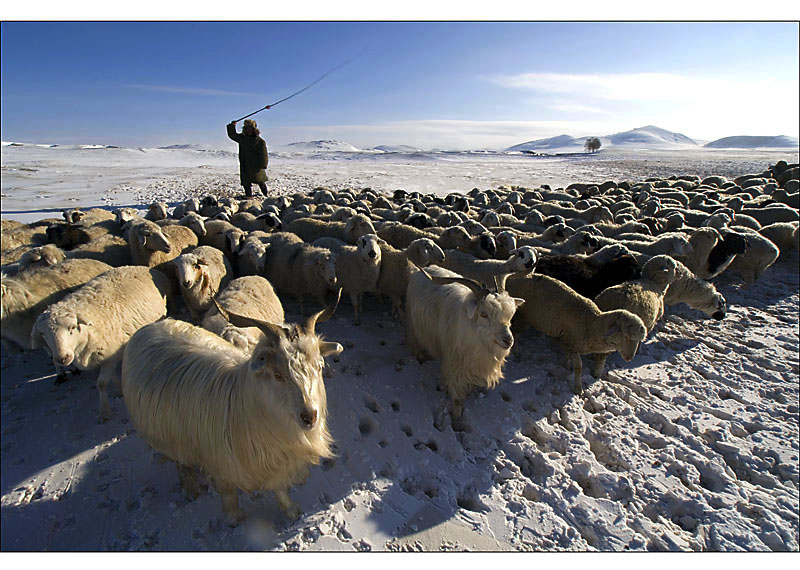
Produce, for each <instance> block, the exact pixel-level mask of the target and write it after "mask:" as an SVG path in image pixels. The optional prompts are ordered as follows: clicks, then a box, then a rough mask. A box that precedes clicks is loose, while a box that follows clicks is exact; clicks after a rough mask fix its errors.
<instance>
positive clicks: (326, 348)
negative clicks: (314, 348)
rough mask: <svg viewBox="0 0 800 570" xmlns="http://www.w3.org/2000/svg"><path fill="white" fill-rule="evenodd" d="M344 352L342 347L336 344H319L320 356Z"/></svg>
mask: <svg viewBox="0 0 800 570" xmlns="http://www.w3.org/2000/svg"><path fill="white" fill-rule="evenodd" d="M343 350H344V347H343V346H342V345H341V344H339V343H338V342H320V343H319V353H320V354H321V355H322V356H330V355H332V354H339V353H341V352H342V351H343Z"/></svg>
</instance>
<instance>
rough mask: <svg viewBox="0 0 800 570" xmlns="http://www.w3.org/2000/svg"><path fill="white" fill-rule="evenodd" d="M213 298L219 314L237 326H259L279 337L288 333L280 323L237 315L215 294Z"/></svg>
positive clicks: (267, 332) (269, 333)
mask: <svg viewBox="0 0 800 570" xmlns="http://www.w3.org/2000/svg"><path fill="white" fill-rule="evenodd" d="M211 300H212V301H213V302H214V306H215V307H217V310H218V311H219V314H220V315H222V316H223V317H224V318H225V320H226V321H228V322H229V323H230V324H232V325H233V326H235V327H258V328H259V329H260V330H261V331H262V332H263V333H264V334H265V335H267V336H272V335H274V336H275V337H278V338H279V337H280V336H281V335H284V336H286V335H287V334H288V333H287V330H286V329H285V328H284V327H282V326H280V325H276V324H275V323H269V322H267V321H262V320H260V319H254V318H251V317H245V316H244V315H237V314H236V313H231V312H230V311H228V310H226V309H223V308H222V306H221V305H220V304H219V303H218V302H217V300H216V299H215V298H214V297H213V296H212V297H211Z"/></svg>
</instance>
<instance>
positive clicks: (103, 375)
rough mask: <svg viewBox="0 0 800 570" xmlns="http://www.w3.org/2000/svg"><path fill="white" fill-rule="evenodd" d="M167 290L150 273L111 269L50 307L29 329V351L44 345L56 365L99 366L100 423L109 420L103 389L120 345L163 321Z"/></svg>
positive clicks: (130, 267)
mask: <svg viewBox="0 0 800 570" xmlns="http://www.w3.org/2000/svg"><path fill="white" fill-rule="evenodd" d="M85 261H89V260H85ZM169 289H170V284H169V280H168V279H167V277H166V276H165V275H164V274H163V273H161V272H160V271H158V270H156V269H150V268H147V267H141V266H135V265H127V266H125V267H114V268H111V269H109V270H108V271H106V272H105V273H103V274H101V275H98V276H97V277H95V278H94V279H92V280H91V281H89V282H88V283H86V284H85V285H83V286H82V287H81V288H80V289H78V290H76V291H74V292H73V293H70V294H69V295H67V296H66V297H64V298H63V299H61V300H60V301H59V302H57V303H54V304H52V305H50V307H48V308H47V310H45V311H44V312H43V313H42V314H41V315H39V317H38V318H37V319H36V322H35V323H34V324H33V330H32V331H31V347H32V348H34V349H36V348H40V347H43V346H46V347H47V350H48V352H49V353H50V355H51V356H52V358H53V363H54V364H55V365H56V366H70V365H73V366H76V367H77V368H79V369H80V370H92V369H94V368H97V367H98V366H99V367H100V374H99V376H98V377H97V391H98V392H99V394H100V409H99V412H98V420H99V421H100V422H106V421H108V418H109V417H110V415H111V409H110V407H109V404H108V386H109V384H110V383H111V381H112V380H113V379H114V378H115V377H116V374H117V372H116V367H117V364H119V362H120V360H121V359H122V350H123V349H124V348H125V343H127V342H128V339H129V338H130V337H131V335H133V333H135V332H136V331H137V330H139V329H140V328H141V327H143V326H144V325H146V324H148V323H152V322H154V321H156V320H158V319H160V318H162V317H165V316H166V314H167V296H168V294H169Z"/></svg>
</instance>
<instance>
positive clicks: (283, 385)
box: [122, 310, 342, 526]
mask: <svg viewBox="0 0 800 570" xmlns="http://www.w3.org/2000/svg"><path fill="white" fill-rule="evenodd" d="M330 313H332V311H327V310H326V311H325V312H320V313H316V314H314V315H312V316H311V317H309V318H308V319H307V320H306V321H305V323H303V324H298V325H291V326H286V325H279V324H274V323H269V322H262V321H257V320H250V321H249V322H250V323H252V324H253V325H256V326H258V327H259V328H260V329H261V331H262V333H263V334H264V338H263V339H262V340H261V341H260V342H259V344H258V345H257V346H256V348H255V349H254V350H253V351H252V353H250V352H245V351H242V350H240V349H238V348H236V347H234V346H232V345H231V344H229V343H228V342H226V341H224V340H223V339H221V338H220V337H218V336H217V335H215V334H213V333H211V332H208V331H206V330H204V329H201V328H199V327H195V326H193V325H190V324H188V323H184V322H181V321H176V320H172V319H166V320H163V321H160V322H157V323H154V324H151V325H147V326H145V327H143V328H142V329H141V330H139V331H138V332H137V333H136V334H134V335H133V337H132V338H131V339H130V342H129V343H128V346H127V347H126V349H125V353H124V357H123V360H122V391H123V396H124V398H125V404H126V405H127V407H128V412H129V413H130V416H131V420H132V421H133V424H134V426H135V427H136V431H137V435H138V436H139V437H141V438H142V439H143V440H144V441H146V442H147V443H148V444H150V445H151V446H152V447H153V448H154V449H155V450H157V451H159V452H160V453H162V454H164V455H165V456H167V457H168V458H170V459H172V460H173V461H175V462H176V463H177V465H178V473H179V475H180V480H181V483H182V485H183V488H184V491H185V492H186V493H187V494H188V495H189V496H190V497H194V496H197V494H198V485H197V481H196V480H195V477H194V468H195V467H197V468H200V469H201V470H202V471H203V472H204V473H206V474H207V475H208V477H209V478H210V479H211V480H212V481H213V483H214V485H215V487H216V489H217V491H218V492H219V494H220V495H221V496H222V510H223V514H224V517H225V520H226V522H227V523H228V524H229V525H231V526H236V525H237V524H238V523H239V522H240V521H241V520H242V519H243V518H244V516H245V514H244V512H243V511H242V510H241V509H240V508H239V503H238V497H237V492H238V491H237V489H242V490H243V491H245V492H252V491H256V490H272V491H273V492H274V493H275V497H276V499H277V501H278V505H279V506H280V507H281V509H283V510H284V511H285V512H286V513H287V515H288V516H289V517H290V518H293V519H294V518H297V517H298V516H299V515H300V508H299V507H298V506H297V505H296V504H295V503H294V502H293V501H292V500H291V498H290V497H289V494H288V491H289V489H291V487H292V486H294V485H295V484H298V483H300V482H302V481H303V480H304V479H305V477H306V476H307V474H308V471H309V470H308V468H309V465H313V464H316V463H318V462H319V460H320V459H321V458H324V457H330V456H331V455H332V452H331V443H332V437H331V435H330V433H329V431H328V426H327V401H326V393H325V385H324V383H323V379H322V368H323V366H324V360H323V358H324V357H325V356H328V355H331V354H338V353H339V352H341V351H342V346H341V345H339V344H337V343H332V342H325V341H323V340H322V339H321V338H320V337H319V336H318V335H317V334H316V333H315V332H314V327H315V325H316V323H317V322H318V321H322V320H324V319H325V318H328V317H329V316H330ZM242 319H243V318H242Z"/></svg>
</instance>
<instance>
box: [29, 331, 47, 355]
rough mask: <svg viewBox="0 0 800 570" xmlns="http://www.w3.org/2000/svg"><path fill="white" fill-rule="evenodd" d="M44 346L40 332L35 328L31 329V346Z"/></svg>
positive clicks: (35, 347) (34, 348)
mask: <svg viewBox="0 0 800 570" xmlns="http://www.w3.org/2000/svg"><path fill="white" fill-rule="evenodd" d="M43 346H44V337H43V336H42V333H40V332H39V331H38V330H37V329H36V328H34V329H33V332H31V348H32V349H33V350H36V349H37V348H42V347H43Z"/></svg>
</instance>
